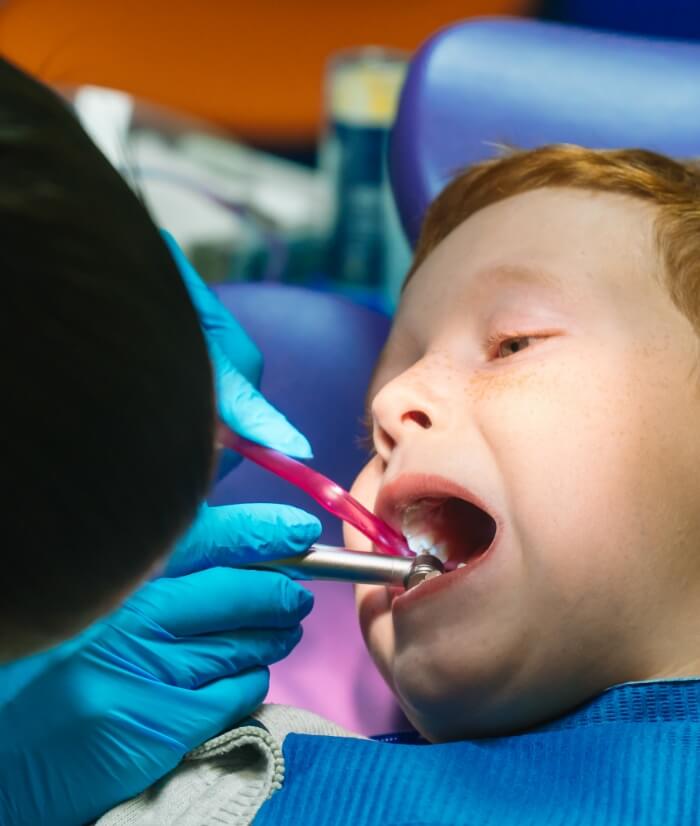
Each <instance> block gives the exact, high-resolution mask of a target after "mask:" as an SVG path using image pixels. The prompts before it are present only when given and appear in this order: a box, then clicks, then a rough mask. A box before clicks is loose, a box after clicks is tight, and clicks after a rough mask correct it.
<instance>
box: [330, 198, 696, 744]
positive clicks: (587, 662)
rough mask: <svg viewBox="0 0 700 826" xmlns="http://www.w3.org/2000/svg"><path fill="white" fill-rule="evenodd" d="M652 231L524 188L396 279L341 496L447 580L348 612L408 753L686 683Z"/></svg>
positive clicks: (685, 571) (666, 340)
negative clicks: (368, 436) (363, 460)
mask: <svg viewBox="0 0 700 826" xmlns="http://www.w3.org/2000/svg"><path fill="white" fill-rule="evenodd" d="M653 217H654V213H653V211H652V209H651V207H648V206H646V205H645V204H643V203H642V202H639V201H636V200H632V199H630V198H627V197H625V196H619V195H613V194H602V193H601V194H593V193H589V192H584V191H578V190H574V189H558V190H555V189H541V190H538V191H533V192H528V193H525V194H522V195H518V196H515V197H511V198H508V199H507V200H504V201H501V202H500V203H497V204H494V205H492V206H490V207H488V208H486V209H483V210H481V211H480V212H478V213H476V214H475V215H473V216H472V217H471V218H469V219H468V220H467V221H465V222H464V223H463V224H462V225H460V226H459V227H458V228H457V229H456V230H455V231H454V232H452V233H451V234H450V235H449V236H448V237H447V238H446V239H445V240H444V241H443V242H442V243H441V244H440V245H439V246H438V247H437V248H436V249H435V250H434V251H433V252H432V254H431V255H430V256H429V257H428V258H427V260H426V261H425V262H424V263H423V264H422V266H421V267H420V268H419V269H418V271H417V272H416V274H415V275H414V277H413V279H412V280H411V281H410V282H409V284H408V286H407V288H406V291H405V294H404V297H403V299H402V302H401V306H400V308H399V312H398V314H397V318H396V321H395V324H394V326H393V329H392V332H391V336H390V338H389V342H388V344H387V347H386V349H385V352H384V354H383V357H382V359H381V361H380V363H379V365H378V369H377V371H376V374H375V378H374V380H373V382H372V386H371V388H370V394H369V399H370V401H371V409H372V414H373V417H374V437H375V444H376V447H377V451H378V455H377V456H375V457H374V458H373V459H372V460H371V461H370V462H369V463H368V464H367V466H366V467H365V468H364V470H363V471H362V473H361V474H360V475H359V477H358V478H357V480H356V482H355V485H354V487H353V491H354V493H355V495H357V496H358V498H359V499H360V500H361V501H363V502H364V503H366V504H368V505H369V506H370V507H374V508H376V510H377V512H378V513H379V514H380V515H381V516H383V517H384V518H386V519H387V520H388V521H389V522H390V523H392V524H394V526H396V527H398V528H401V526H402V518H405V519H406V521H405V522H404V525H405V527H407V528H408V530H409V532H410V533H412V534H413V535H416V534H427V535H428V536H429V538H430V539H431V540H432V541H433V542H444V543H445V546H446V547H447V549H448V552H449V555H450V557H451V558H452V559H456V560H463V561H465V562H466V563H467V565H466V567H464V568H462V569H459V570H457V571H456V572H454V573H451V574H448V575H446V576H443V577H440V578H438V579H435V580H432V581H430V582H427V583H425V584H423V585H420V586H418V587H417V588H415V589H413V590H411V591H409V592H406V593H404V592H401V591H398V590H391V589H388V588H383V587H376V586H364V587H361V588H358V603H359V613H360V621H361V624H362V627H363V631H364V634H365V637H366V640H367V642H368V645H369V647H370V650H371V651H372V654H373V656H374V658H375V660H376V661H377V663H378V665H379V667H380V669H381V671H382V673H383V674H384V676H385V677H386V679H387V680H388V681H389V683H390V684H391V685H392V686H393V687H394V689H395V690H396V693H397V694H398V696H399V698H400V700H401V702H402V705H403V707H404V709H405V711H406V712H407V714H408V716H409V718H410V719H411V720H412V722H413V723H414V724H415V725H416V726H417V728H418V729H419V730H421V731H422V732H423V733H424V734H426V736H428V737H430V738H431V739H435V740H439V739H449V738H455V737H460V736H467V735H475V734H489V733H497V732H506V731H512V730H515V729H517V728H520V727H524V726H527V725H530V724H534V723H535V722H538V721H540V720H542V719H544V718H547V717H551V716H554V715H556V714H557V713H559V712H561V711H564V710H565V709H567V708H570V707H571V706H573V705H575V704H577V703H579V702H581V701H583V700H584V699H586V698H588V697H590V696H591V695H592V694H595V693H597V692H599V691H601V690H603V689H604V688H605V687H607V686H609V685H612V684H614V683H618V682H623V681H627V680H638V679H649V678H652V677H660V676H672V675H675V676H681V675H684V674H691V673H700V647H699V646H698V642H697V641H698V639H700V607H699V606H700V507H698V504H697V503H698V501H700V430H699V429H698V421H700V393H699V391H698V383H699V382H700V378H698V376H697V375H696V373H694V370H695V369H696V361H697V358H698V347H697V337H696V335H695V332H694V331H693V329H692V327H691V325H690V323H689V322H688V321H687V320H686V318H685V317H684V316H683V315H682V314H681V313H680V312H679V311H678V310H677V309H676V308H675V306H674V305H673V303H672V302H671V300H670V298H669V297H668V295H667V293H666V291H665V288H664V287H663V286H662V285H661V270H660V264H659V257H658V254H657V252H656V249H655V245H654V235H653ZM447 497H455V499H457V500H458V499H471V500H473V501H475V502H478V503H479V504H480V505H481V507H482V508H483V509H484V510H485V511H487V512H488V513H489V514H490V516H491V519H489V518H488V517H486V516H485V515H484V513H483V512H482V511H477V510H476V509H471V511H470V510H469V507H468V506H466V505H464V504H460V503H459V502H457V501H455V499H453V500H451V504H449V505H447V506H445V507H443V508H438V507H436V506H437V505H438V504H439V501H440V500H444V499H446V498H447ZM430 498H432V499H435V500H437V501H435V502H433V503H432V506H431V505H430V504H426V503H425V502H424V501H423V504H418V505H415V506H414V507H410V506H411V505H412V503H416V502H418V503H421V500H426V499H430ZM407 508H408V515H407V516H406V517H404V514H406V511H407ZM494 529H495V538H493V534H494ZM431 534H432V536H430V535H431ZM492 538H493V542H491V539H492ZM346 542H347V544H348V545H349V546H350V547H355V548H368V543H367V540H364V539H363V538H362V537H361V536H360V535H359V534H357V533H356V532H355V531H353V530H348V531H347V533H346ZM489 543H490V545H489ZM480 544H481V546H482V547H477V546H478V545H480ZM485 545H489V547H488V548H487V549H486V550H484V547H483V546H485Z"/></svg>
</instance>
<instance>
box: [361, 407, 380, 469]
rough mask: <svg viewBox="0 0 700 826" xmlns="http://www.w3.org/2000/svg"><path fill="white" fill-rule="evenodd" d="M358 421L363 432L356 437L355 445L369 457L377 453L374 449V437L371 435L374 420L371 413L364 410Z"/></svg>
mask: <svg viewBox="0 0 700 826" xmlns="http://www.w3.org/2000/svg"><path fill="white" fill-rule="evenodd" d="M360 423H361V425H362V431H363V432H362V433H361V434H360V435H359V436H358V437H357V446H358V447H360V448H361V449H362V450H364V451H365V453H367V454H368V455H369V458H370V459H371V458H372V457H373V456H376V455H377V451H376V450H375V447H374V438H373V436H372V431H373V430H374V422H373V420H372V414H371V413H370V412H369V410H365V412H364V414H363V415H362V418H361V419H360Z"/></svg>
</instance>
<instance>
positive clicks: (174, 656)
mask: <svg viewBox="0 0 700 826" xmlns="http://www.w3.org/2000/svg"><path fill="white" fill-rule="evenodd" d="M151 634H152V636H151V638H150V639H139V640H138V641H136V642H132V644H131V645H130V647H129V666H130V668H131V669H132V670H135V671H139V672H141V673H143V674H144V675H146V676H147V677H148V679H151V680H156V681H157V682H159V683H162V684H164V685H175V686H180V687H181V688H188V689H194V688H198V687H199V686H201V685H205V684H206V683H209V682H211V681H212V680H219V679H222V678H224V677H232V676H234V675H236V674H238V673H240V672H242V671H246V670H248V669H249V668H254V667H259V666H268V665H271V664H272V663H276V662H278V661H279V660H281V659H284V657H286V656H287V655H288V654H289V653H290V652H291V651H292V649H293V648H294V647H295V646H296V645H297V643H298V642H299V640H300V639H301V637H302V628H301V626H300V625H296V626H294V627H293V628H284V629H274V630H261V629H249V630H243V631H232V632H228V633H221V634H212V635H208V636H193V637H179V638H174V637H173V636H171V635H170V634H167V633H166V632H165V631H163V629H160V628H157V627H155V629H153V628H152V629H151ZM97 645H98V647H99V648H100V649H101V651H102V654H103V659H104V658H105V655H109V654H110V649H111V644H110V641H109V640H107V641H102V643H101V644H99V643H98V644H97Z"/></svg>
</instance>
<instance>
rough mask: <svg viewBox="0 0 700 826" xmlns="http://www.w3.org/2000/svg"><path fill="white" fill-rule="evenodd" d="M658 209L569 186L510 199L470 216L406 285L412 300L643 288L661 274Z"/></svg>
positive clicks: (403, 304)
mask: <svg viewBox="0 0 700 826" xmlns="http://www.w3.org/2000/svg"><path fill="white" fill-rule="evenodd" d="M656 214H657V213H656V210H655V209H654V208H653V207H652V206H650V205H648V204H646V203H644V202H643V201H641V200H640V199H638V198H633V197H631V196H627V195H620V194H617V193H608V192H591V191H588V190H583V189H580V190H579V189H573V188H568V187H561V188H543V189H537V190H531V191H529V192H525V193H521V194H518V195H514V196H511V197H509V198H505V199H503V200H502V201H499V202H497V203H494V204H491V205H489V206H487V207H485V208H483V209H481V210H479V211H478V212H476V213H474V214H473V215H471V216H469V217H468V218H466V219H465V220H464V221H463V222H461V223H460V224H459V225H458V226H457V227H455V229H454V230H452V231H451V232H450V233H449V234H448V235H447V236H446V237H445V238H443V239H442V240H441V241H440V242H439V243H438V244H437V245H436V246H435V248H434V249H433V250H432V251H431V252H430V254H429V255H428V256H427V257H426V258H425V260H424V261H423V262H422V263H421V265H420V266H419V267H418V268H417V269H416V271H415V272H414V273H413V275H412V277H411V278H410V280H409V281H408V282H407V284H406V285H405V289H404V292H403V296H402V302H401V305H400V306H399V312H398V314H397V317H400V315H401V312H402V310H404V309H405V307H406V305H408V304H409V303H410V299H411V295H412V294H414V295H416V297H417V298H418V300H420V301H423V300H425V297H426V295H431V296H434V295H435V294H436V292H437V291H439V290H441V291H443V292H445V293H446V295H447V296H448V297H450V298H451V297H452V296H453V295H454V293H455V290H456V289H459V290H464V289H467V288H468V289H469V290H474V291H478V290H479V289H486V290H489V291H493V290H497V289H507V288H510V287H514V286H522V287H531V288H533V289H534V288H546V289H550V290H554V289H556V290H560V291H569V292H575V291H576V290H580V289H585V290H591V289H593V288H595V286H596V283H598V284H601V285H604V284H605V282H606V280H607V281H610V282H612V285H613V286H614V287H615V291H616V292H619V291H620V290H624V289H632V290H634V289H637V287H638V286H639V279H640V278H642V279H644V280H646V279H648V277H649V275H650V274H653V273H654V272H655V271H656V270H657V269H658V263H659V257H658V250H657V247H656V242H655V232H654V228H655V227H654V219H655V217H656Z"/></svg>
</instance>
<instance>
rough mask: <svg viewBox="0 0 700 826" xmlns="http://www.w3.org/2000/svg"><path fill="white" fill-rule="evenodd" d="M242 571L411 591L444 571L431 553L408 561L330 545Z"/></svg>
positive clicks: (250, 565) (311, 548) (248, 565)
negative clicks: (383, 586) (393, 587)
mask: <svg viewBox="0 0 700 826" xmlns="http://www.w3.org/2000/svg"><path fill="white" fill-rule="evenodd" d="M242 567H244V568H263V569H265V570H270V571H279V572H280V573H283V574H286V575H287V576H290V577H291V578H292V579H302V580H303V579H329V580H334V581H336V582H354V583H358V584H365V585H395V586H398V587H399V588H406V589H407V590H408V589H409V588H413V587H414V586H415V585H418V584H419V583H420V582H423V581H424V580H426V579H432V578H433V577H435V576H439V575H440V574H442V573H443V572H444V568H443V565H442V563H441V562H440V560H439V559H438V558H437V557H435V556H432V555H431V554H420V555H419V556H416V557H413V558H411V559H408V558H406V557H399V556H387V555H386V554H374V553H363V552H362V551H351V550H348V549H347V548H336V547H334V546H332V545H312V546H311V547H310V548H309V550H308V551H307V552H306V553H304V554H299V555H298V556H289V557H284V558H283V559H272V560H270V561H269V562H251V563H248V564H247V565H244V566H242Z"/></svg>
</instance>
